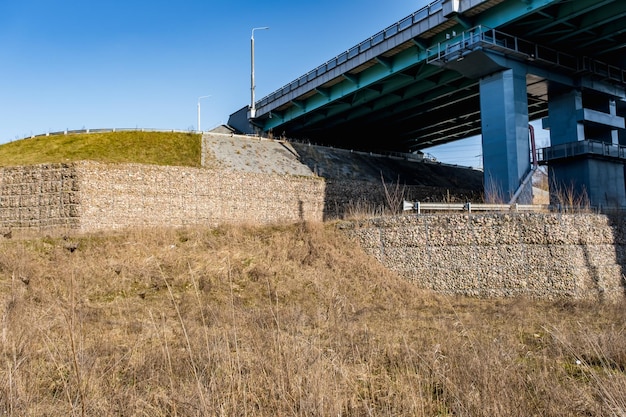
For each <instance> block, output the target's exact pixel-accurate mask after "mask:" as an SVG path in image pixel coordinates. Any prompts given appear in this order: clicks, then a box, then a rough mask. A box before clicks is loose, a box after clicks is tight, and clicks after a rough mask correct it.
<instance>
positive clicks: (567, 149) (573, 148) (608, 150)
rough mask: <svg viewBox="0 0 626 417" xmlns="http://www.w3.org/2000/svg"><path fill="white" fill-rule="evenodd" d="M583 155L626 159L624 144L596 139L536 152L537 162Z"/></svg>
mask: <svg viewBox="0 0 626 417" xmlns="http://www.w3.org/2000/svg"><path fill="white" fill-rule="evenodd" d="M584 155H597V156H602V157H606V158H613V159H626V146H622V145H617V144H613V143H607V142H601V141H597V140H581V141H577V142H569V143H563V144H560V145H555V146H551V147H548V148H542V149H539V150H538V154H537V156H538V160H539V162H540V163H543V164H545V163H548V162H549V161H551V160H555V159H562V158H573V157H577V156H584Z"/></svg>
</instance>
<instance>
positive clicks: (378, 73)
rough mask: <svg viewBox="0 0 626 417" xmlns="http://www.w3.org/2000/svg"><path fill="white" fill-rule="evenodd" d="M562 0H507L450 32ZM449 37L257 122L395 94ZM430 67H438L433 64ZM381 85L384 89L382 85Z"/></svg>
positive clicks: (267, 125)
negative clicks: (432, 49) (431, 50)
mask: <svg viewBox="0 0 626 417" xmlns="http://www.w3.org/2000/svg"><path fill="white" fill-rule="evenodd" d="M559 1H560V0H534V1H533V2H531V3H530V4H527V3H525V2H521V1H519V0H515V1H507V2H504V3H501V4H500V5H498V6H497V7H494V8H493V10H497V12H492V13H488V12H489V11H488V12H486V13H485V15H484V16H483V15H479V16H478V17H477V18H475V19H472V20H471V22H470V21H469V20H468V19H467V18H465V17H463V16H459V17H458V18H457V19H456V25H455V26H454V27H452V28H450V30H449V31H448V33H449V32H453V31H459V32H461V31H463V30H464V29H467V26H469V25H470V23H471V24H474V25H485V26H487V27H498V26H500V25H501V24H503V23H506V22H508V21H511V20H515V19H518V18H520V17H521V16H525V15H528V14H529V13H533V12H535V11H537V10H539V9H542V8H544V7H546V6H548V5H551V4H554V3H557V2H559ZM583 1H584V0H583ZM446 41H448V40H447V39H446V33H440V34H439V35H437V36H435V37H434V38H432V39H430V42H427V41H425V40H424V39H421V38H420V39H415V40H414V46H413V47H411V48H408V49H406V50H404V51H402V52H401V53H399V54H397V55H394V56H391V57H383V56H379V57H376V58H375V61H376V64H375V65H373V66H372V67H370V68H368V69H366V70H365V71H363V72H360V73H358V74H350V73H346V74H343V77H344V81H341V82H339V83H337V84H335V85H333V86H331V87H329V88H318V89H316V92H317V94H315V95H313V96H311V97H308V98H307V99H305V100H298V103H299V105H297V106H295V105H294V106H290V107H288V108H286V109H282V110H280V111H276V110H274V111H272V113H271V115H272V117H271V118H269V117H268V118H264V119H259V120H256V123H257V124H258V125H260V127H261V128H262V130H264V131H270V130H272V129H276V128H278V127H280V126H281V125H283V124H285V123H288V122H290V121H292V120H296V119H298V118H301V117H303V116H305V115H307V114H311V113H318V114H320V113H321V114H323V115H324V117H327V116H334V115H336V114H337V112H341V111H346V109H349V108H352V107H355V106H360V105H362V104H363V102H367V101H371V100H374V99H375V98H376V97H377V95H378V96H382V95H385V94H387V93H386V91H390V93H389V94H393V92H394V91H397V90H398V88H402V87H403V86H406V85H408V84H410V83H413V82H419V81H420V80H422V79H423V78H426V77H427V76H428V74H426V75H425V76H422V77H420V75H417V76H415V77H414V78H413V79H411V78H410V77H407V76H406V71H407V70H410V69H411V68H412V67H415V66H419V65H422V66H423V65H424V62H425V61H426V58H427V56H426V48H427V47H428V46H432V45H433V44H435V43H438V42H441V43H442V44H444V45H445V43H446ZM426 67H428V68H430V67H431V66H430V65H427V66H426ZM430 71H439V70H438V69H435V68H431V69H430ZM428 72H429V71H426V73H428ZM381 85H382V89H381V87H380V86H381ZM373 86H378V87H377V88H374V91H372V92H370V93H367V92H364V91H366V90H368V89H370V90H372V88H373ZM377 89H378V90H379V91H378V92H376V90H377ZM359 91H361V92H360V93H359V95H360V98H359V99H358V100H356V101H354V102H352V101H351V100H347V101H346V100H345V99H346V97H350V96H355V95H357V92H359ZM336 101H337V102H339V103H340V104H339V106H333V104H332V103H333V102H336ZM326 107H329V109H328V110H325V108H326ZM321 109H324V111H323V112H320V110H321ZM311 123H312V121H311V120H309V121H308V122H307V123H305V125H310V124H311Z"/></svg>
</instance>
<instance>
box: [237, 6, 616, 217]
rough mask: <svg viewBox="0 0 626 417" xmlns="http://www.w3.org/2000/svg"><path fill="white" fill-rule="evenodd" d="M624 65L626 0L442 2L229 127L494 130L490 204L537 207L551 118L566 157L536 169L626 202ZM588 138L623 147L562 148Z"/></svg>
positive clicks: (376, 133)
mask: <svg viewBox="0 0 626 417" xmlns="http://www.w3.org/2000/svg"><path fill="white" fill-rule="evenodd" d="M625 68H626V2H625V1H623V0H576V1H571V0H438V1H435V2H432V3H430V4H429V5H428V6H426V7H424V8H422V9H420V10H418V11H416V12H415V13H413V14H412V15H410V16H407V17H406V18H404V19H402V20H400V21H399V22H398V23H396V24H395V25H392V26H390V27H388V28H386V29H385V30H383V31H381V32H379V33H377V34H375V35H373V36H372V37H370V38H369V39H366V40H364V41H363V42H361V43H360V44H358V45H356V46H354V47H352V48H350V49H348V50H347V51H346V52H344V53H342V54H340V55H338V56H336V57H335V58H333V59H331V60H329V61H327V62H325V63H323V64H322V65H320V66H319V67H317V68H315V69H313V70H311V71H310V72H308V73H307V74H304V75H303V76H302V77H300V78H298V79H297V80H294V81H292V82H290V83H288V84H286V85H285V86H284V87H283V88H281V89H279V90H277V91H275V92H273V93H272V94H270V95H268V96H266V97H264V98H262V99H261V100H259V101H254V102H253V103H251V104H250V105H248V106H246V107H244V108H242V109H241V110H240V111H238V112H236V113H234V114H233V115H231V117H230V120H229V124H230V125H231V126H233V127H235V128H236V129H239V130H241V131H242V132H246V133H261V132H264V133H266V134H267V133H269V132H272V133H273V134H274V135H275V136H282V135H285V136H286V137H289V138H296V139H301V140H310V141H313V142H316V143H323V144H328V145H333V146H339V147H346V148H351V149H363V150H387V151H402V152H414V151H419V150H420V149H424V148H428V147H431V146H435V145H439V144H443V143H447V142H453V141H456V140H459V139H463V138H467V137H471V136H475V135H482V141H483V167H484V172H485V173H484V182H485V192H486V195H487V196H488V198H491V199H494V200H496V199H497V200H509V199H517V200H518V201H520V202H529V201H530V199H531V198H532V195H531V185H530V182H529V181H528V178H529V177H530V174H532V171H533V169H534V167H535V166H536V164H535V163H534V162H533V160H534V158H535V155H534V153H533V152H531V144H530V143H529V129H528V125H529V122H530V121H533V120H537V119H542V120H543V122H544V127H546V128H548V129H550V141H551V148H552V147H555V150H554V152H552V151H551V150H550V149H545V150H542V152H541V153H540V160H539V161H538V162H540V163H543V164H547V165H548V167H549V171H550V176H551V181H552V182H553V185H554V190H553V191H555V192H556V191H560V190H563V189H566V190H568V192H570V193H571V192H572V191H573V192H574V193H576V194H577V195H578V196H579V197H580V198H587V199H588V200H589V202H590V203H591V204H592V205H601V206H605V207H606V206H626V185H625V181H624V160H625V158H624V152H622V150H623V149H622V145H626V133H625V130H624V127H625V126H624V116H626V70H625ZM578 142H583V143H602V144H605V145H607V146H609V147H611V148H615V151H614V152H611V151H607V152H605V153H604V154H603V155H600V154H599V153H598V152H587V153H585V152H582V153H581V152H573V153H572V154H571V155H566V156H563V152H558V150H559V149H561V150H562V149H564V148H568V149H569V148H570V147H571V146H572V144H573V143H578ZM579 149H596V148H594V147H592V146H587V147H584V146H583V147H579ZM535 162H536V161H535Z"/></svg>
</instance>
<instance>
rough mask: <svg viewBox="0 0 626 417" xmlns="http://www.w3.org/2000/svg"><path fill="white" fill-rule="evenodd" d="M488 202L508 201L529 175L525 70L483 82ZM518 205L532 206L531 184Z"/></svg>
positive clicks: (502, 73) (489, 77) (508, 71)
mask: <svg viewBox="0 0 626 417" xmlns="http://www.w3.org/2000/svg"><path fill="white" fill-rule="evenodd" d="M480 113H481V120H482V121H481V123H482V145H483V167H484V183H485V199H486V201H493V202H498V201H500V202H508V201H509V200H510V199H511V197H512V196H513V195H514V194H515V192H516V191H517V190H518V188H519V187H520V185H521V183H522V181H523V179H524V177H526V175H527V174H528V173H529V172H530V169H531V167H530V145H529V131H528V98H527V89H526V70H525V68H523V67H521V66H519V67H518V66H513V67H512V68H507V69H503V70H502V71H499V72H496V73H493V74H491V75H487V76H485V77H482V78H481V79H480ZM517 202H519V203H521V204H530V203H532V183H531V182H529V183H528V184H527V185H526V189H524V190H522V193H521V194H520V195H519V197H518V199H517Z"/></svg>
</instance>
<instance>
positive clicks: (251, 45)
mask: <svg viewBox="0 0 626 417" xmlns="http://www.w3.org/2000/svg"><path fill="white" fill-rule="evenodd" d="M266 29H269V27H267V26H264V27H260V28H253V29H252V36H251V37H250V67H251V70H250V118H251V119H252V118H253V117H254V116H256V108H255V107H254V87H255V85H254V31H255V30H266Z"/></svg>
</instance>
